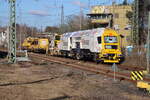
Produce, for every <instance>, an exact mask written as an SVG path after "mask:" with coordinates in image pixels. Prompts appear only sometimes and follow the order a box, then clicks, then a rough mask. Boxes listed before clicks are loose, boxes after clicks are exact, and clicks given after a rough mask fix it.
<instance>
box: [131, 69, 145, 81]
mask: <svg viewBox="0 0 150 100" xmlns="http://www.w3.org/2000/svg"><path fill="white" fill-rule="evenodd" d="M143 76H144V74H143V71H132V72H131V79H132V80H143Z"/></svg>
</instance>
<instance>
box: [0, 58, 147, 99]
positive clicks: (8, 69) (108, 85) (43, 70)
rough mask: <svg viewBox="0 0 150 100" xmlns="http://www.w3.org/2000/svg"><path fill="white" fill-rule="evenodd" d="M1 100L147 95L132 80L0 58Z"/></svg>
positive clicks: (41, 62) (138, 97) (114, 97)
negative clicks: (126, 80)
mask: <svg viewBox="0 0 150 100" xmlns="http://www.w3.org/2000/svg"><path fill="white" fill-rule="evenodd" d="M2 62H3V63H2ZM99 67H100V66H99ZM0 100H150V97H149V96H148V95H146V94H144V93H142V92H139V91H138V90H137V88H136V87H135V86H134V85H133V84H131V83H128V82H125V81H122V82H119V81H116V82H114V80H113V79H111V78H108V77H106V76H101V75H97V74H94V73H90V72H85V71H81V70H78V69H74V68H68V67H66V66H63V65H59V64H57V63H52V62H45V61H36V62H35V63H31V62H24V63H18V64H13V65H11V64H6V63H4V61H3V60H2V59H0Z"/></svg>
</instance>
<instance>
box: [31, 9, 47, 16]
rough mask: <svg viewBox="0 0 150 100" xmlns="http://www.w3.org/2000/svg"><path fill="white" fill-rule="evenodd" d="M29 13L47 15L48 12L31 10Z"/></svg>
mask: <svg viewBox="0 0 150 100" xmlns="http://www.w3.org/2000/svg"><path fill="white" fill-rule="evenodd" d="M29 14H31V15H36V16H49V14H48V12H46V11H42V10H31V11H29Z"/></svg>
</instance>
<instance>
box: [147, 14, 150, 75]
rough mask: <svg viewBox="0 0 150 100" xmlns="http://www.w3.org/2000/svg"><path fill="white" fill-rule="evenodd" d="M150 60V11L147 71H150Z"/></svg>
mask: <svg viewBox="0 0 150 100" xmlns="http://www.w3.org/2000/svg"><path fill="white" fill-rule="evenodd" d="M149 62H150V12H149V16H148V36H147V72H148V73H149V72H150V68H149V64H150V63H149Z"/></svg>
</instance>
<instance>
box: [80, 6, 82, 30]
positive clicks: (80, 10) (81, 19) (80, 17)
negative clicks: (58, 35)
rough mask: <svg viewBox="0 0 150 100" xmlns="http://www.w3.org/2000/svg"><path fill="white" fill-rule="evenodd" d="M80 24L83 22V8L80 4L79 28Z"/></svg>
mask: <svg viewBox="0 0 150 100" xmlns="http://www.w3.org/2000/svg"><path fill="white" fill-rule="evenodd" d="M82 24H83V9H82V7H81V5H80V30H82Z"/></svg>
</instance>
